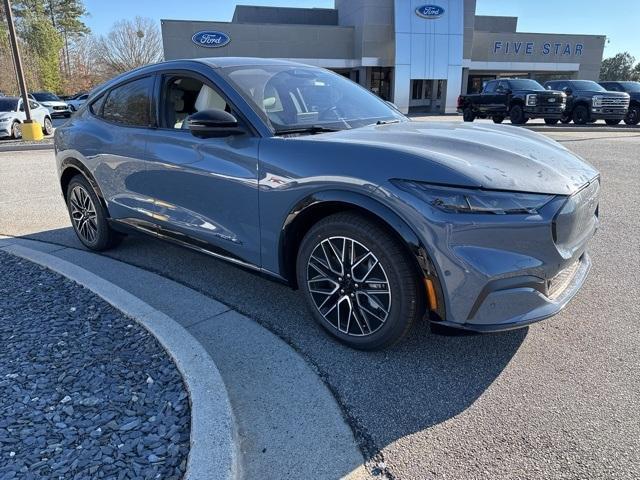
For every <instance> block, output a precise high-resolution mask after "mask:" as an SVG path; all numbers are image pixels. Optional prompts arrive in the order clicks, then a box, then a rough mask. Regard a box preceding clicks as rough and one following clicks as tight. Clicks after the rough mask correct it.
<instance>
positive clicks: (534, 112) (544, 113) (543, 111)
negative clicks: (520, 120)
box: [524, 104, 565, 119]
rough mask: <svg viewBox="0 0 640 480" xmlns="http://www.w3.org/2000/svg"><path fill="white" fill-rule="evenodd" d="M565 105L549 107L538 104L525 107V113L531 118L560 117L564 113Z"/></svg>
mask: <svg viewBox="0 0 640 480" xmlns="http://www.w3.org/2000/svg"><path fill="white" fill-rule="evenodd" d="M564 111H565V105H564V104H560V105H558V106H555V107H547V106H536V107H525V108H524V113H525V115H526V116H528V117H529V118H542V117H543V118H552V119H560V118H561V117H562V116H563V115H564Z"/></svg>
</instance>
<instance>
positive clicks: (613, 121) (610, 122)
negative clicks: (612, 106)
mask: <svg viewBox="0 0 640 480" xmlns="http://www.w3.org/2000/svg"><path fill="white" fill-rule="evenodd" d="M621 121H622V119H621V118H607V119H605V121H604V123H606V124H607V125H618V124H619V123H620V122H621Z"/></svg>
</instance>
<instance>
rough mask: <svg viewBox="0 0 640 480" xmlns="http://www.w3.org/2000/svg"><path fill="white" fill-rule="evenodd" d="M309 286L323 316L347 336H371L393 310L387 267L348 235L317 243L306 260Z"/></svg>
mask: <svg viewBox="0 0 640 480" xmlns="http://www.w3.org/2000/svg"><path fill="white" fill-rule="evenodd" d="M307 287H308V289H309V293H310V294H311V297H312V299H313V303H314V305H315V307H316V308H317V309H318V311H319V312H320V314H321V315H322V317H323V318H324V319H325V320H326V321H327V322H328V323H329V324H330V325H331V326H332V327H333V328H335V329H336V330H338V331H339V332H340V333H342V334H345V335H349V336H358V337H361V336H366V335H371V334H372V333H374V332H376V331H377V330H379V329H380V328H381V327H382V326H383V325H384V323H385V321H386V320H387V317H388V316H389V312H390V310H391V286H390V284H389V279H388V277H387V274H386V272H385V270H384V267H383V266H382V264H381V263H380V261H379V260H378V258H377V257H376V256H375V255H374V254H373V253H372V252H371V251H370V250H369V249H368V248H367V247H366V246H364V245H363V244H362V243H360V242H358V241H356V240H354V239H352V238H349V237H342V236H340V237H330V238H327V239H324V240H322V241H321V242H320V243H318V244H317V245H316V246H315V248H314V249H313V252H312V253H311V256H310V257H309V261H308V262H307Z"/></svg>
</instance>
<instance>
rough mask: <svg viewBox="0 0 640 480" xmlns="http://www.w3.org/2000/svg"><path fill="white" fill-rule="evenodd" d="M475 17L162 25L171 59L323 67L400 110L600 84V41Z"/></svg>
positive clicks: (255, 14)
mask: <svg viewBox="0 0 640 480" xmlns="http://www.w3.org/2000/svg"><path fill="white" fill-rule="evenodd" d="M475 12H476V1H475V0H426V1H425V0H335V8H333V9H325V8H285V7H257V6H240V5H239V6H237V7H236V9H235V12H234V15H233V19H232V20H231V22H220V21H215V18H212V19H211V20H168V19H165V20H162V40H163V46H164V55H165V59H167V60H170V59H176V58H200V57H229V56H232V57H262V58H278V59H289V60H293V61H298V62H301V63H306V64H310V65H316V66H320V67H325V68H329V69H331V70H333V71H335V72H337V73H340V74H342V75H345V76H347V77H349V78H351V79H352V80H354V81H356V82H358V83H360V84H361V85H363V86H364V87H366V88H368V89H370V90H371V91H373V92H374V93H376V94H377V95H379V96H380V97H382V98H384V99H385V100H389V101H392V102H394V103H395V104H396V105H397V106H398V108H400V109H401V110H402V111H404V112H407V111H410V110H412V111H420V112H432V113H451V112H454V111H455V109H456V101H457V97H458V95H459V94H460V93H471V92H476V91H479V90H480V89H481V88H482V85H483V83H484V82H486V81H487V80H490V79H493V78H498V77H519V78H534V79H536V80H539V81H546V80H550V79H562V78H578V79H589V80H597V79H598V74H599V72H600V64H601V62H602V55H603V50H604V43H605V36H604V35H568V34H562V33H529V32H519V31H518V18H517V17H502V16H481V15H476V14H475ZM209 15H210V14H209V12H207V11H206V9H205V10H203V12H202V16H204V17H206V16H209ZM214 16H215V15H214Z"/></svg>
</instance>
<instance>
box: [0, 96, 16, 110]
mask: <svg viewBox="0 0 640 480" xmlns="http://www.w3.org/2000/svg"><path fill="white" fill-rule="evenodd" d="M17 109H18V100H17V99H16V98H0V112H14V111H16V110H17Z"/></svg>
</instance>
